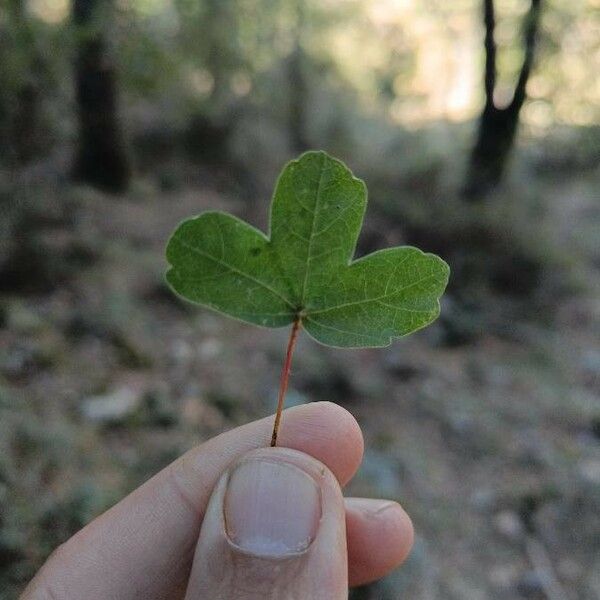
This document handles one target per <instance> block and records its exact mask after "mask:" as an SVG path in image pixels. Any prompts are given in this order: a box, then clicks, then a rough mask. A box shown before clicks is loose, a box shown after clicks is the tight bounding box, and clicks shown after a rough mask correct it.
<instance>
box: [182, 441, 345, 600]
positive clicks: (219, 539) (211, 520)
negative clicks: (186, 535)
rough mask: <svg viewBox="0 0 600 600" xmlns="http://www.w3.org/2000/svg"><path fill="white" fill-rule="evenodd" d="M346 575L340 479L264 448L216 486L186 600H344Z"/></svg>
mask: <svg viewBox="0 0 600 600" xmlns="http://www.w3.org/2000/svg"><path fill="white" fill-rule="evenodd" d="M347 573H348V569H347V558H346V536H345V513H344V501H343V498H342V493H341V490H340V486H339V483H338V481H337V480H336V478H335V477H334V476H333V475H332V474H331V472H330V471H329V470H328V469H327V468H326V467H325V466H324V465H323V464H322V463H320V462H319V461H317V460H315V459H314V458H312V457H311V456H308V455H307V454H304V453H301V452H297V451H294V450H288V449H285V448H264V449H261V450H255V451H253V452H250V453H248V454H247V455H246V456H244V457H243V458H242V460H241V461H240V462H239V463H238V464H236V465H235V466H234V467H233V468H232V469H230V470H229V472H227V473H226V474H224V475H223V477H222V478H221V480H220V481H219V483H218V485H217V487H216V488H215V492H214V493H213V495H212V498H211V500H210V504H209V508H208V511H207V513H206V515H205V518H204V522H203V523H202V531H201V533H200V538H199V540H198V546H197V547H196V553H195V556H194V564H193V567H192V572H191V576H190V580H189V587H188V590H187V594H186V596H185V600H200V599H201V598H202V599H203V598H212V599H214V600H231V599H232V598H235V599H236V600H259V599H260V600H281V599H282V598H311V599H313V600H342V599H345V598H347V597H348V576H347Z"/></svg>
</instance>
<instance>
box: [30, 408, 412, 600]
mask: <svg viewBox="0 0 600 600" xmlns="http://www.w3.org/2000/svg"><path fill="white" fill-rule="evenodd" d="M272 420H273V419H272V417H269V418H267V419H263V420H261V421H256V422H254V423H250V424H248V425H245V426H243V427H239V428H237V429H234V430H232V431H229V432H227V433H224V434H222V435H220V436H218V437H216V438H214V439H212V440H210V441H208V442H206V443H205V444H202V445H201V446H199V447H197V448H194V449H192V450H190V451H189V452H188V453H187V454H185V455H184V456H182V457H181V458H179V459H178V460H176V461H175V462H174V463H172V464H171V465H169V466H168V467H166V468H165V469H163V470H162V471H161V472H160V473H158V474H157V475H155V476H154V477H153V478H152V479H150V480H149V481H148V482H146V483H145V484H144V485H142V486H141V487H140V488H138V489H137V490H135V491H134V492H133V493H132V494H130V495H129V496H127V497H126V498H125V499H124V500H122V501H121V502H119V504H117V505H116V506H114V507H113V508H112V509H110V510H109V511H107V512H106V513H104V514H103V515H102V516H100V517H98V518H97V519H96V520H94V521H93V522H92V523H90V524H89V525H88V526H87V527H85V528H84V529H82V530H81V531H80V532H79V533H77V534H76V535H75V536H73V537H72V538H71V539H70V540H68V541H67V542H66V543H65V544H63V545H62V546H60V547H59V548H58V549H57V550H56V551H55V552H54V553H53V554H52V556H51V557H50V558H49V559H48V561H47V562H46V564H45V565H44V567H43V568H42V569H41V570H40V572H39V573H38V574H37V575H36V577H35V578H34V580H33V581H32V582H31V583H30V584H29V586H28V588H27V589H26V590H25V592H24V594H23V596H22V600H33V599H35V600H38V599H39V600H47V599H52V600H80V599H85V600H108V599H109V598H110V599H115V600H117V599H118V600H126V599H129V598H143V599H144V600H155V599H156V600H157V599H169V600H171V599H176V600H177V599H183V598H185V599H186V600H195V599H200V598H210V599H212V600H249V599H254V598H256V599H259V598H260V599H261V600H265V599H278V600H285V599H288V598H289V599H292V598H293V599H310V600H341V599H342V598H347V593H348V585H351V586H353V585H360V584H363V583H367V582H369V581H372V580H375V579H378V578H379V577H382V576H383V575H385V574H386V573H387V572H388V571H390V570H391V569H393V568H394V567H396V566H397V565H399V564H400V563H401V562H402V561H403V560H404V559H405V558H406V556H407V554H408V552H409V550H410V547H411V545H412V539H413V530H412V524H411V522H410V519H409V518H408V516H407V515H406V513H405V512H404V511H403V510H402V508H400V506H399V505H398V504H396V503H394V502H390V501H387V500H366V499H361V498H347V499H345V500H344V499H343V498H342V492H341V489H340V486H342V485H344V484H346V483H347V482H348V481H349V480H350V479H351V478H352V476H353V475H354V473H355V472H356V470H357V468H358V466H359V463H360V461H361V458H362V452H363V441H362V435H361V432H360V429H359V427H358V425H357V423H356V421H355V420H354V418H353V417H352V416H351V415H350V414H349V413H348V412H347V411H346V410H344V409H343V408H340V407H339V406H336V405H334V404H330V403H327V402H322V403H314V404H308V405H304V406H299V407H295V408H291V409H289V410H286V411H285V413H284V418H283V421H282V428H281V431H280V438H279V439H280V446H279V447H277V448H265V447H263V446H264V445H265V443H266V441H267V440H268V439H269V436H270V430H271V427H272Z"/></svg>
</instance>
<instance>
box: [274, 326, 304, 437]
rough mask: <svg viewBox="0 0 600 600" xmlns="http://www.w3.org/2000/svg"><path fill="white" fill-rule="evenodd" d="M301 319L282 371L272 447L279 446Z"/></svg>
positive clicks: (292, 332)
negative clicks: (281, 424) (282, 417)
mask: <svg viewBox="0 0 600 600" xmlns="http://www.w3.org/2000/svg"><path fill="white" fill-rule="evenodd" d="M300 321H301V319H300V317H297V318H296V320H295V321H294V325H293V326H292V331H291V333H290V339H289V341H288V346H287V352H286V353H285V362H284V363H283V369H282V370H281V379H280V380H279V397H278V398H277V412H276V413H275V423H274V424H273V435H272V436H271V447H275V446H277V434H278V433H279V425H280V423H281V412H282V411H283V403H284V401H285V393H286V391H287V387H288V381H289V379H290V370H291V368H292V356H293V354H294V347H295V346H296V340H297V338H298V332H299V331H300Z"/></svg>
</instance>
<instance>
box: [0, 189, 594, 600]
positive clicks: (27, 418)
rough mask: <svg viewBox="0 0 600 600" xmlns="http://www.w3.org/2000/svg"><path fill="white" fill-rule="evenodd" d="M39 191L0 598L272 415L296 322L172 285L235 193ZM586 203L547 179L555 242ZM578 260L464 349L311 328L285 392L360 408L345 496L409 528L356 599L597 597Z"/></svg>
mask: <svg viewBox="0 0 600 600" xmlns="http://www.w3.org/2000/svg"><path fill="white" fill-rule="evenodd" d="M39 185H40V186H42V187H43V188H44V190H46V192H47V193H46V194H45V196H44V197H45V200H44V201H45V202H46V203H47V204H48V209H47V211H46V212H45V220H44V222H43V223H41V224H40V223H37V224H36V225H35V227H37V228H38V229H36V233H35V241H34V242H33V243H29V242H31V240H32V239H34V238H33V237H31V236H33V233H32V231H31V230H28V231H26V232H25V233H22V234H21V238H20V239H19V240H18V243H19V245H20V246H23V248H25V249H24V250H23V252H24V258H23V260H22V261H21V262H17V263H16V264H17V268H16V271H17V272H15V269H14V268H13V270H12V271H11V273H10V275H11V277H12V279H11V282H12V283H11V284H10V289H7V288H9V285H8V284H6V285H3V286H2V288H3V289H2V291H1V292H0V348H1V352H0V509H1V510H0V599H1V600H10V599H12V598H15V597H16V596H17V594H18V591H19V590H20V589H21V588H22V586H23V583H24V582H26V581H27V580H28V578H30V577H31V575H32V573H33V572H34V571H35V569H37V568H38V567H39V565H40V564H41V563H42V562H43V560H44V558H45V557H46V556H47V554H48V553H49V552H50V551H51V550H52V549H53V548H54V547H55V546H56V545H58V544H59V543H60V542H62V541H63V540H64V539H66V538H67V537H68V536H70V535H71V534H72V533H73V532H74V531H76V530H77V529H78V528H80V527H81V526H82V525H84V524H85V523H86V522H88V521H89V520H90V519H91V518H92V517H93V516H94V515H96V514H98V513H99V512H101V511H102V510H104V509H105V508H106V507H108V506H109V505H111V504H112V503H114V502H115V501H116V500H117V499H119V498H121V497H122V496H123V495H124V494H126V493H127V492H128V491H129V490H131V489H132V488H134V487H135V486H137V485H138V484H139V483H140V482H142V481H143V480H145V479H147V478H148V477H149V476H150V475H151V474H152V473H154V472H156V471H157V470H158V469H160V468H161V467H162V466H164V465H166V464H167V463H168V462H169V461H171V460H172V459H174V458H175V457H176V456H178V455H179V454H181V453H182V452H183V451H185V450H186V449H187V448H189V447H190V446H192V445H194V444H197V443H199V442H202V441H203V440H205V439H207V438H209V437H211V436H213V435H215V434H216V433H218V432H220V431H223V430H224V429H227V428H230V427H234V426H235V425H237V424H239V423H243V422H246V421H248V420H251V419H255V418H258V417H262V416H264V415H266V414H269V413H270V412H272V411H273V409H274V406H275V400H276V390H277V385H278V376H279V370H280V366H281V361H282V358H283V353H284V348H285V344H286V339H287V335H288V332H287V331H285V330H265V329H259V328H254V327H251V326H248V325H244V324H241V323H238V322H236V321H232V320H229V319H226V318H223V317H221V316H219V315H217V314H214V313H211V312H209V311H207V310H204V309H199V308H195V307H192V306H190V305H186V304H184V303H183V302H182V301H180V300H179V299H177V298H175V297H174V296H173V295H172V294H171V293H170V292H169V291H168V289H167V288H166V287H165V285H164V283H163V273H164V270H165V261H164V246H165V242H166V240H167V238H168V236H169V233H170V232H171V231H172V230H173V228H174V227H175V225H176V224H177V223H178V222H179V221H180V220H181V219H183V218H184V217H187V216H189V215H192V214H195V213H198V212H200V211H202V210H204V209H207V208H212V209H215V208H222V209H225V210H228V211H233V212H235V213H236V214H239V215H241V216H246V217H247V218H251V217H248V211H247V210H246V207H245V205H244V203H243V202H242V201H241V200H239V199H238V198H236V197H235V196H234V195H231V194H229V193H227V192H226V191H225V192H224V191H223V190H222V189H219V186H217V185H212V184H209V185H206V184H196V183H193V182H191V183H190V184H189V185H184V186H179V187H176V188H175V189H172V190H170V191H169V190H167V191H165V190H160V189H159V188H158V187H157V186H155V185H154V184H153V183H152V182H150V181H146V180H143V181H138V182H136V185H135V187H134V189H133V191H132V192H131V193H130V194H129V195H128V196H127V197H124V198H111V197H106V196H104V195H102V194H99V193H96V192H92V191H90V190H88V189H84V188H76V187H72V186H70V185H69V184H67V183H64V182H61V181H60V180H54V179H51V180H50V181H48V180H44V181H42V182H41V183H40V184H39ZM596 189H597V188H596ZM592 196H593V194H592ZM40 197H42V195H41V194H40ZM564 198H569V200H568V201H564ZM577 198H583V200H581V202H578V201H577ZM592 200H593V198H592V197H591V196H590V194H589V193H587V195H586V194H584V195H581V194H579V195H578V188H577V185H576V183H575V182H569V183H563V184H562V187H561V188H560V190H558V189H557V191H556V193H555V194H554V197H553V201H555V205H553V208H552V209H551V210H555V211H556V219H557V220H559V221H561V222H563V223H565V224H568V231H566V232H565V237H564V238H563V239H557V240H556V244H563V243H564V244H571V243H577V236H578V231H583V230H585V231H588V232H589V231H593V230H594V228H595V230H596V231H598V229H599V228H600V212H599V211H598V207H597V198H596V203H595V204H593V202H592ZM263 204H264V205H263ZM65 207H66V209H65ZM263 208H264V210H265V211H266V209H267V203H266V201H265V202H264V203H262V202H261V203H260V208H258V207H257V208H256V211H258V210H259V209H260V211H262V210H263ZM54 213H55V214H54ZM250 214H252V212H250ZM65 215H66V216H65ZM369 219H370V217H369V213H368V215H367V228H369ZM373 222H375V221H373ZM262 224H263V225H264V222H263V223H262ZM371 228H373V225H371ZM371 233H372V231H371ZM26 238H27V239H26ZM26 246H30V247H27V248H26ZM36 252H37V254H36ZM42 256H45V257H46V259H47V260H45V262H44V265H45V266H44V267H43V268H42V267H41V266H40V265H41V264H42ZM32 257H33V258H32ZM36 257H37V258H36ZM588 259H589V265H588V266H589V268H588V269H587V270H586V278H587V280H586V286H583V287H582V289H581V290H580V292H578V293H573V294H572V295H571V296H570V297H569V298H567V299H565V300H564V301H561V302H560V305H559V306H557V307H556V308H555V310H554V312H553V314H552V315H551V316H550V315H546V316H544V317H547V318H539V319H534V318H530V316H527V317H523V318H519V317H518V314H517V317H514V318H512V319H511V321H510V322H507V323H505V326H504V328H497V327H496V328H493V329H490V330H489V331H488V330H486V327H485V326H484V327H482V329H481V331H480V332H479V334H478V335H476V336H474V337H473V338H472V339H469V340H468V341H464V342H462V343H453V344H450V343H447V341H445V340H446V336H445V334H444V330H443V324H442V323H438V324H436V325H434V326H432V327H430V328H428V329H427V330H424V331H422V332H420V333H418V334H416V335H414V336H412V337H410V338H408V339H406V340H401V341H398V342H396V343H394V344H393V345H392V346H390V347H389V348H386V349H373V350H360V351H342V350H333V349H328V348H325V347H322V346H320V345H318V344H316V343H315V342H313V341H312V340H310V339H309V338H308V337H307V336H302V337H301V339H300V341H299V344H298V349H297V353H296V359H295V364H294V368H293V373H292V379H291V389H290V392H289V396H288V402H287V404H288V405H292V404H295V403H301V402H310V401H317V400H330V401H333V402H337V403H339V404H341V405H342V406H344V407H345V408H347V409H348V410H349V411H350V412H352V413H353V414H354V415H355V416H356V418H357V420H358V421H359V423H360V424H361V426H362V428H363V431H364V434H365V441H366V454H365V460H364V463H363V466H362V468H361V470H360V472H359V474H358V476H357V477H356V479H355V481H354V482H353V483H352V484H351V485H350V487H349V489H348V493H351V494H358V495H382V496H387V497H390V498H394V499H398V500H399V501H400V502H402V504H403V505H404V506H405V508H406V509H407V511H408V512H409V513H410V514H411V516H412V517H413V520H414V523H415V528H416V533H417V539H416V544H415V548H414V550H413V552H412V555H411V557H410V559H409V561H408V563H407V565H406V566H405V567H403V568H402V569H400V570H399V571H398V572H397V573H394V574H393V575H392V576H390V577H389V578H387V579H386V580H385V581H383V582H380V583H378V584H377V585H375V586H370V587H369V588H365V589H363V590H360V591H357V592H355V597H356V598H357V599H358V598H371V599H376V600H395V599H400V598H410V599H411V600H437V599H440V600H442V599H443V600H449V599H456V600H464V599H469V600H488V599H489V600H492V599H494V600H503V599H521V598H525V599H526V598H533V599H538V598H539V599H544V598H547V599H551V600H554V599H558V598H561V599H570V600H593V599H598V598H600V402H599V395H600V344H599V343H598V341H599V338H600V331H599V327H600V298H599V297H598V295H597V293H596V292H597V290H598V284H599V279H598V277H599V273H598V267H599V265H600V262H599V255H598V254H596V255H590V256H589V257H588ZM28 260H29V261H30V263H28ZM19 265H21V266H19ZM36 265H37V266H36ZM29 268H32V269H34V272H33V273H20V272H18V271H19V269H24V270H25V269H29ZM35 269H37V271H35ZM594 277H595V278H596V279H595V280H594V279H593V278H594ZM451 300H452V298H451V297H450V298H449V299H448V301H447V303H445V304H444V305H443V307H442V310H443V311H444V310H450V309H451ZM503 303H504V300H503V299H502V298H495V299H493V304H492V306H491V308H490V312H496V311H497V312H498V313H500V314H503V313H502V311H503ZM284 426H285V425H284Z"/></svg>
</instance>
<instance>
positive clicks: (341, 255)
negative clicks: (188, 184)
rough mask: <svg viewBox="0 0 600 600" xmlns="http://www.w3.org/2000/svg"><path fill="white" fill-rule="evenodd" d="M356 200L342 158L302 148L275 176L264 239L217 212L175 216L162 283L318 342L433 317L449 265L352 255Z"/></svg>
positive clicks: (337, 342)
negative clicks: (297, 327)
mask: <svg viewBox="0 0 600 600" xmlns="http://www.w3.org/2000/svg"><path fill="white" fill-rule="evenodd" d="M366 203H367V191H366V187H365V185H364V183H363V182H362V181H361V180H360V179H357V178H355V177H354V176H353V175H352V173H351V172H350V170H349V169H348V168H347V167H346V166H345V165H344V164H343V163H341V162H340V161H338V160H336V159H334V158H332V157H330V156H329V155H327V154H326V153H325V152H307V153H305V154H303V155H302V156H301V157H300V158H299V159H298V160H294V161H292V162H290V163H288V165H286V167H285V168H284V170H283V172H282V173H281V175H280V177H279V180H278V182H277V186H276V189H275V193H274V196H273V202H272V206H271V219H270V232H269V236H268V237H267V236H266V235H265V234H263V233H262V232H261V231H259V230H258V229H255V228H254V227H252V226H251V225H249V224H248V223H245V222H244V221H242V220H240V219H238V218H237V217H234V216H233V215H230V214H228V213H223V212H205V213H203V214H201V215H199V216H197V217H194V218H192V219H189V220H187V221H184V222H183V223H181V224H180V225H179V227H178V228H177V229H176V230H175V232H174V233H173V235H172V237H171V239H170V240H169V243H168V246H167V260H168V261H169V263H170V265H171V268H170V269H169V271H168V272H167V276H166V277H167V281H168V282H169V284H170V285H171V287H172V288H173V289H174V290H175V292H177V293H178V294H179V295H181V296H183V297H184V298H185V299H187V300H190V301H192V302H195V303H197V304H202V305H204V306H208V307H210V308H212V309H214V310H218V311H220V312H223V313H226V314H228V315H230V316H232V317H235V318H237V319H241V320H243V321H246V322H249V323H254V324H257V325H262V326H265V327H281V326H284V325H288V324H290V323H292V322H293V321H294V320H296V319H298V318H300V319H301V322H302V325H303V327H304V329H305V330H306V331H307V332H308V333H309V334H310V335H311V336H312V337H313V338H314V339H315V340H317V341H319V342H321V343H323V344H327V345H330V346H338V347H376V346H387V345H388V344H390V342H391V340H392V339H393V338H394V337H399V336H403V335H407V334H408V333H411V332H413V331H416V330H417V329H420V328H422V327H425V326H426V325H428V324H429V323H431V322H432V321H433V320H434V319H435V318H436V317H437V316H438V314H439V311H440V307H439V298H440V296H441V295H442V293H443V292H444V289H445V287H446V284H447V282H448V276H449V268H448V265H447V264H446V263H445V262H444V261H443V260H442V259H440V258H439V257H437V256H435V255H433V254H425V253H423V252H421V250H418V249H417V248H413V247H410V246H403V247H397V248H387V249H384V250H379V251H377V252H374V253H372V254H369V255H368V256H365V257H363V258H360V259H358V260H354V261H353V260H352V258H353V255H354V251H355V247H356V242H357V239H358V234H359V232H360V228H361V225H362V221H363V216H364V212H365V208H366Z"/></svg>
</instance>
